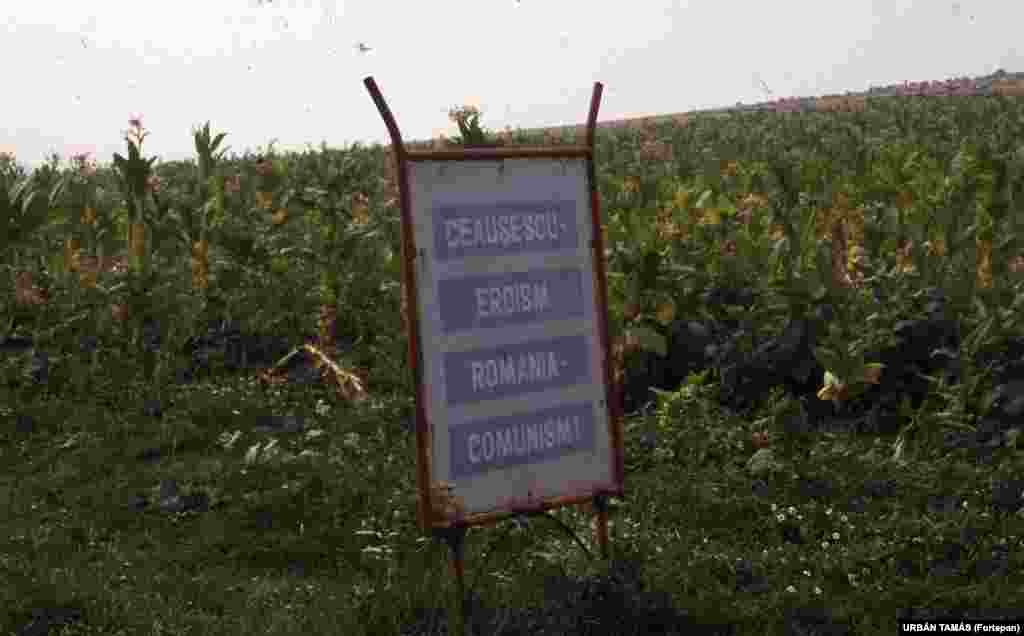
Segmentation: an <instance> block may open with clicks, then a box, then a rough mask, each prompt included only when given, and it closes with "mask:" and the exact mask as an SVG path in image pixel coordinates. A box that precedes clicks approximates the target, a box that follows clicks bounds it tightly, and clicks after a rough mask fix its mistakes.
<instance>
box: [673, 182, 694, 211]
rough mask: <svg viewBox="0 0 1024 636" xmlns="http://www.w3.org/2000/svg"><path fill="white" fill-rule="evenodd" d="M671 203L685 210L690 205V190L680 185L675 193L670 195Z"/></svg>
mask: <svg viewBox="0 0 1024 636" xmlns="http://www.w3.org/2000/svg"><path fill="white" fill-rule="evenodd" d="M672 205H674V206H675V207H676V208H677V209H679V210H685V209H687V208H688V207H689V205H690V192H689V191H688V190H685V189H683V187H682V186H680V187H679V188H677V189H676V194H675V196H674V197H672Z"/></svg>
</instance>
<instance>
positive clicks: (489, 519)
mask: <svg viewBox="0 0 1024 636" xmlns="http://www.w3.org/2000/svg"><path fill="white" fill-rule="evenodd" d="M363 84H364V85H365V86H366V89H367V91H368V92H369V93H370V97H371V98H372V99H373V102H374V104H375V105H376V106H377V110H378V111H379V112H380V115H381V117H382V118H383V119H384V123H385V125H386V126H387V129H388V133H389V135H390V137H391V145H392V149H393V152H394V159H395V162H396V164H397V165H396V169H397V177H398V189H399V198H400V206H401V218H402V274H403V286H404V288H405V301H406V305H407V317H408V320H407V324H406V327H407V329H408V334H407V335H408V343H409V346H408V352H407V354H408V361H409V366H410V367H411V368H412V372H413V378H414V380H415V383H416V442H417V473H416V475H417V483H418V486H419V498H418V505H417V511H418V517H419V522H420V526H421V528H422V529H423V530H425V531H428V530H431V531H434V532H435V534H437V533H438V531H440V532H441V533H442V534H444V535H445V536H447V535H448V534H450V533H451V531H453V530H454V531H456V532H457V533H459V534H460V535H461V534H462V533H464V530H465V529H466V528H468V527H470V526H480V525H490V524H493V523H495V522H497V521H500V520H501V519H504V518H508V517H512V516H516V515H533V514H542V513H545V512H546V511H547V510H552V509H557V508H561V507H563V506H568V505H574V504H586V503H592V504H593V508H594V512H595V514H596V516H597V522H598V523H597V526H598V528H597V532H598V541H599V543H600V545H601V551H602V554H603V555H604V556H606V557H607V554H608V545H607V543H608V528H607V515H608V502H607V498H608V497H623V496H624V492H623V491H624V488H623V482H624V457H623V434H622V421H621V413H622V404H621V391H620V390H618V389H619V387H617V386H616V384H615V378H614V375H613V373H614V371H613V368H612V356H611V353H612V351H611V346H610V343H609V335H608V295H607V274H606V271H605V250H604V235H603V227H602V224H601V216H600V208H599V205H600V200H599V196H598V190H597V182H596V175H595V169H594V141H595V136H596V134H595V133H596V127H597V113H598V109H599V107H600V104H601V93H602V91H603V86H602V84H601V83H600V82H595V83H594V90H593V93H592V95H591V100H590V111H589V113H588V117H587V124H586V126H587V128H586V131H587V133H586V143H585V144H583V145H578V144H577V145H569V146H557V147H551V146H513V147H494V148H457V149H449V150H409V149H407V148H406V147H405V145H404V143H403V141H402V135H401V132H400V131H399V129H398V124H397V123H396V122H395V118H394V116H393V115H392V113H391V110H390V108H388V105H387V103H386V102H385V101H384V97H383V95H382V94H381V92H380V90H379V89H378V87H377V84H376V82H374V79H373V77H372V76H371V77H367V78H365V79H364V80H363ZM517 158H552V159H555V158H558V159H564V158H574V159H575V158H582V159H585V160H586V163H587V180H588V182H589V183H588V186H589V189H590V203H591V222H592V225H593V240H592V242H591V248H592V250H593V257H594V278H595V280H594V286H595V291H596V298H595V305H596V311H597V314H598V318H597V320H598V331H599V338H600V343H601V348H602V350H603V351H604V369H603V370H604V374H605V406H606V409H607V413H608V428H609V434H610V445H611V452H612V458H611V459H612V480H613V483H611V484H606V487H605V488H602V489H600V490H597V491H595V492H592V493H590V494H587V495H569V496H564V497H554V498H549V499H544V500H540V501H537V502H535V503H531V504H530V505H528V506H523V507H519V506H514V507H512V508H511V509H508V510H500V511H496V512H490V513H483V514H474V515H467V516H464V517H460V518H457V519H456V520H454V521H449V520H444V519H437V518H435V516H434V514H433V505H432V501H431V492H430V490H431V483H430V478H431V472H432V471H431V469H430V462H431V452H430V449H431V448H432V444H431V428H430V423H429V422H428V421H427V416H426V407H425V404H424V389H423V369H422V365H421V364H420V361H421V351H422V350H421V343H420V333H419V322H420V319H419V299H418V289H417V284H416V280H415V266H414V260H415V258H416V246H415V239H414V236H413V224H412V201H411V195H410V186H409V173H408V169H407V168H408V163H409V162H413V161H466V160H482V161H485V160H495V159H499V160H500V159H517ZM450 542H451V541H450ZM452 545H453V551H454V545H455V544H452ZM460 552H461V550H460ZM453 553H454V552H453ZM453 567H454V568H456V569H457V571H458V576H457V578H458V579H461V570H462V564H461V558H457V559H456V561H455V563H453Z"/></svg>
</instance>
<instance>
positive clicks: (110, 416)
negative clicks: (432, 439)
mask: <svg viewBox="0 0 1024 636" xmlns="http://www.w3.org/2000/svg"><path fill="white" fill-rule="evenodd" d="M193 135H194V142H195V146H196V153H197V156H196V160H195V161H191V162H168V163H156V162H154V160H153V159H152V158H149V157H147V155H146V154H145V148H144V137H145V131H144V129H143V127H142V122H141V121H138V120H133V121H132V122H131V129H130V130H129V134H128V135H127V137H126V139H127V145H128V150H127V153H126V155H125V156H118V157H117V158H116V160H115V163H114V164H113V165H111V166H96V165H94V164H93V163H91V162H90V161H89V160H88V158H86V157H78V158H76V159H74V160H73V161H72V162H71V164H70V165H67V166H62V165H61V164H60V163H59V162H58V161H56V160H55V161H53V162H51V164H49V165H46V166H43V167H41V168H39V169H37V170H36V171H35V172H34V173H32V174H31V175H28V174H26V173H25V171H24V170H22V169H21V168H19V167H18V165H17V164H16V163H15V162H14V160H13V158H11V157H6V158H3V159H0V177H2V190H0V191H2V193H3V195H4V196H3V197H2V198H0V211H2V215H0V227H2V228H3V242H2V243H0V247H2V248H3V253H2V260H0V265H2V268H3V274H2V276H0V285H2V289H0V297H2V298H3V304H2V308H3V309H2V314H0V321H2V322H0V351H2V354H0V355H2V357H0V374H2V382H0V466H2V468H0V511H2V514H0V633H4V634H8V633H14V634H19V635H23V634H45V633H51V634H56V633H61V634H133V635H134V634H222V635H231V634H238V635H239V636H241V635H245V636H251V635H253V634H293V633H294V634H329V633H330V634H336V633H341V634H409V635H411V634H440V633H446V632H445V630H446V628H445V627H444V625H445V624H446V619H445V616H446V615H447V610H446V607H448V606H449V599H450V597H449V595H448V594H447V590H449V589H450V588H449V585H450V582H451V579H450V577H449V576H448V573H447V570H446V559H447V548H446V547H445V546H444V545H443V544H439V543H435V542H433V541H431V540H429V539H427V538H424V537H422V536H421V533H420V531H419V529H418V527H417V525H416V516H415V498H416V491H415V479H414V457H415V454H414V448H415V446H414V445H415V440H414V436H413V435H412V434H411V432H410V431H411V430H412V429H411V426H412V415H413V390H412V379H411V377H410V373H409V369H408V366H407V364H406V358H405V346H406V345H405V337H404V333H403V323H402V315H403V311H404V309H403V307H402V302H401V300H400V298H401V296H400V284H399V279H400V277H399V227H400V226H399V212H398V205H397V198H396V197H397V190H396V188H395V186H394V182H393V180H392V177H393V167H392V166H391V164H390V161H389V155H388V153H387V151H386V149H384V148H382V147H362V146H354V147H350V148H345V149H340V150H339V149H326V148H323V149H320V150H312V149H311V150H309V151H307V152H305V153H301V154H287V155H282V154H280V153H277V152H274V150H273V148H268V149H266V151H265V152H263V153H262V154H260V155H258V156H252V155H246V156H242V157H237V156H230V157H228V156H226V155H223V154H222V152H223V150H222V148H223V146H224V145H225V141H226V140H225V139H224V138H223V137H222V136H220V135H219V134H217V133H215V132H212V131H211V130H210V128H209V126H207V127H205V128H203V129H200V130H196V131H194V133H193ZM505 137H506V139H505V142H506V143H526V142H531V143H544V142H545V141H546V142H547V143H562V142H567V141H575V140H574V139H570V138H569V137H568V133H567V134H566V136H565V137H563V138H560V139H556V138H551V137H550V136H549V138H548V139H547V140H544V139H543V138H541V136H539V135H537V136H535V138H533V139H529V138H527V137H528V135H526V134H525V133H511V134H510V135H506V136H505ZM1022 140H1024V102H1022V100H1020V99H1018V98H1014V97H1008V96H1005V95H1003V96H998V95H997V96H986V97H978V96H972V97H958V96H951V97H941V98H938V97H928V98H912V97H890V98H886V99H872V98H870V97H868V98H867V99H865V100H864V101H863V102H861V103H860V106H859V107H857V108H853V109H848V110H844V109H839V110H833V111H831V112H806V113H774V112H740V113H735V114H732V115H728V116H724V117H721V116H718V117H714V118H710V117H708V118H702V117H699V116H696V117H693V118H690V119H689V120H688V121H687V122H686V123H685V125H681V124H679V123H678V122H671V121H669V122H666V123H663V124H658V125H652V126H647V127H642V128H638V129H621V130H601V131H600V132H599V135H598V139H597V149H596V155H597V173H598V179H599V190H600V195H601V202H602V214H603V218H604V225H605V231H606V233H607V262H608V266H609V305H610V307H609V312H610V321H611V329H612V332H613V333H612V335H613V337H614V341H615V361H616V368H617V377H618V378H619V379H620V382H621V384H622V386H623V392H624V401H625V406H626V410H627V412H628V413H629V415H628V417H627V418H626V419H625V421H624V430H625V443H626V453H627V455H626V467H627V473H626V488H627V498H626V499H624V500H622V501H613V505H614V507H613V510H612V514H611V521H610V523H611V541H612V550H613V561H612V563H611V564H609V563H602V562H601V561H599V560H592V559H591V558H590V555H588V554H587V553H586V552H585V551H584V550H583V549H581V548H580V546H579V545H578V544H577V543H576V542H575V541H574V540H573V539H572V538H571V537H569V536H568V535H567V534H566V533H564V532H563V531H562V530H561V529H560V528H559V526H558V524H556V523H553V522H552V521H551V520H547V519H543V518H530V519H514V520H509V521H507V522H503V523H501V524H499V525H498V526H496V527H493V528H490V529H487V530H482V531H477V530H474V531H470V532H469V535H468V538H467V547H466V550H467V551H466V559H467V560H466V566H467V583H468V585H469V586H470V591H469V595H470V599H469V604H468V610H469V617H468V625H469V626H470V631H469V632H468V633H475V634H526V633H530V634H634V633H637V634H640V633H644V634H646V633H666V634H670V633H672V634H674V633H679V634H684V633H685V634H705V633H706V634H759V635H763V634H893V633H896V630H897V626H898V622H899V621H901V620H904V621H908V620H914V619H918V620H919V619H923V618H927V617H935V616H950V617H954V618H964V617H970V618H977V619H982V620H983V619H986V618H999V617H1003V618H1013V619H1016V620H1018V621H1024V592H1022V591H1021V590H1022V589H1024V575H1022V571H1021V566H1022V565H1024V557H1022V556H1021V551H1022V547H1024V518H1022V516H1024V512H1022V505H1024V499H1022V494H1024V493H1022V491H1024V475H1022V474H1021V469H1022V467H1024V448H1022V447H1024V442H1022V441H1021V439H1020V431H1021V428H1022V423H1024V333H1022V328H1021V325H1022V315H1024V314H1022V312H1021V306H1022V304H1024V250H1022V244H1021V238H1022V237H1024V145H1022V143H1024V142H1022ZM552 514H553V516H555V517H557V518H558V519H560V520H562V521H563V522H564V523H565V524H567V525H568V527H569V528H571V529H573V530H574V531H575V532H576V533H577V534H578V535H579V536H580V537H582V538H583V540H584V541H585V542H586V541H587V540H588V539H589V535H590V528H589V517H588V516H586V515H584V513H583V511H581V510H577V509H575V508H571V509H562V510H560V511H557V512H555V513H552ZM591 552H592V553H593V552H595V551H594V550H593V549H591ZM48 629H49V630H50V631H49V632H47V630H48ZM61 630H63V631H61Z"/></svg>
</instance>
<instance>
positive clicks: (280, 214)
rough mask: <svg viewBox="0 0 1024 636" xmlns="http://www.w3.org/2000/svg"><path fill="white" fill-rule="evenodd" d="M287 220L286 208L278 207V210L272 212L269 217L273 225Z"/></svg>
mask: <svg viewBox="0 0 1024 636" xmlns="http://www.w3.org/2000/svg"><path fill="white" fill-rule="evenodd" d="M287 220H288V210H286V209H284V208H280V209H278V211H277V212H274V214H273V215H272V216H271V217H270V222H271V223H273V224H274V225H281V224H282V223H284V222H285V221H287Z"/></svg>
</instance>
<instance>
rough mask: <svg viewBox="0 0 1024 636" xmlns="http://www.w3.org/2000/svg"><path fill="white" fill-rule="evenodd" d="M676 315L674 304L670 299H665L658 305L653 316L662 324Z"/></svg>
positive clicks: (667, 322) (669, 321) (668, 321)
mask: <svg viewBox="0 0 1024 636" xmlns="http://www.w3.org/2000/svg"><path fill="white" fill-rule="evenodd" d="M675 317H676V305H675V303H674V302H672V301H671V300H667V301H665V302H663V303H661V304H660V305H658V309H657V311H656V312H655V318H656V319H657V321H658V322H659V323H661V324H662V325H668V324H670V323H671V322H672V320H673V319H675Z"/></svg>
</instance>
